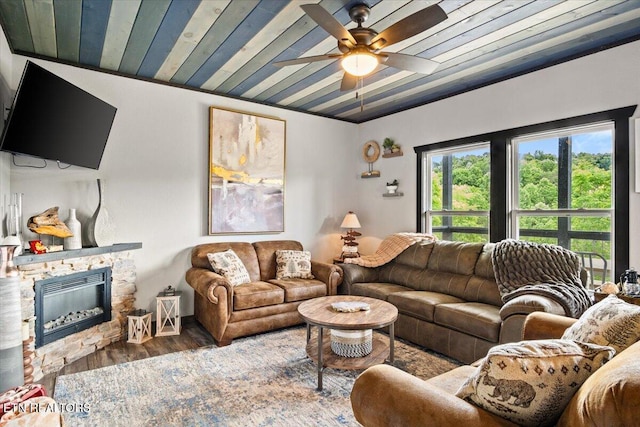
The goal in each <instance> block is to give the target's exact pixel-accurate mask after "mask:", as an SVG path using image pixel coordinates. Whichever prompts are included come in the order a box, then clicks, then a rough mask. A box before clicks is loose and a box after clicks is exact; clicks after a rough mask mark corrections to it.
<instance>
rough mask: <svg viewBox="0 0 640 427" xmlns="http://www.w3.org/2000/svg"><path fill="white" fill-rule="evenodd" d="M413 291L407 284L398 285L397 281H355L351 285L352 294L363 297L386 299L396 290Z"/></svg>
mask: <svg viewBox="0 0 640 427" xmlns="http://www.w3.org/2000/svg"><path fill="white" fill-rule="evenodd" d="M405 291H413V289H411V288H407V287H406V286H402V285H396V284H395V283H384V282H382V283H381V282H375V283H354V284H352V285H351V295H360V296H363V297H371V298H377V299H381V300H384V301H386V300H387V298H389V295H391V294H393V293H395V292H405Z"/></svg>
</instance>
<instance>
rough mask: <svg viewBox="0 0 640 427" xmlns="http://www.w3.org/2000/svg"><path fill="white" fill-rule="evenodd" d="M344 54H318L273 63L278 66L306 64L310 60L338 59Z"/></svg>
mask: <svg viewBox="0 0 640 427" xmlns="http://www.w3.org/2000/svg"><path fill="white" fill-rule="evenodd" d="M341 56H342V55H340V54H333V55H318V56H306V57H304V56H303V57H302V58H296V59H289V60H287V61H278V62H274V63H273V65H275V66H276V67H284V66H287V65H298V64H306V63H309V62H318V61H326V60H328V59H336V58H340V57H341Z"/></svg>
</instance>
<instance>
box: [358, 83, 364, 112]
mask: <svg viewBox="0 0 640 427" xmlns="http://www.w3.org/2000/svg"><path fill="white" fill-rule="evenodd" d="M359 80H360V90H361V91H362V95H361V96H360V112H361V113H362V112H363V111H364V77H360V79H359Z"/></svg>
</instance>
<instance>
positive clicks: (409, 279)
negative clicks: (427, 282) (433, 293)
mask: <svg viewBox="0 0 640 427" xmlns="http://www.w3.org/2000/svg"><path fill="white" fill-rule="evenodd" d="M425 271H426V270H421V269H419V268H415V267H409V266H407V265H404V264H399V263H397V262H390V263H387V264H385V265H383V266H382V267H379V268H378V281H379V282H387V283H395V284H397V285H402V286H406V287H407V288H409V289H418V287H419V285H420V283H422V276H423V274H424V272H425Z"/></svg>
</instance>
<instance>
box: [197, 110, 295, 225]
mask: <svg viewBox="0 0 640 427" xmlns="http://www.w3.org/2000/svg"><path fill="white" fill-rule="evenodd" d="M285 149H286V121H285V120H281V119H278V118H274V117H267V116H259V115H255V114H251V113H246V112H241V111H235V110H227V109H223V108H217V107H209V235H214V234H236V233H255V234H261V233H282V232H284V179H285V154H286V150H285Z"/></svg>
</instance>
